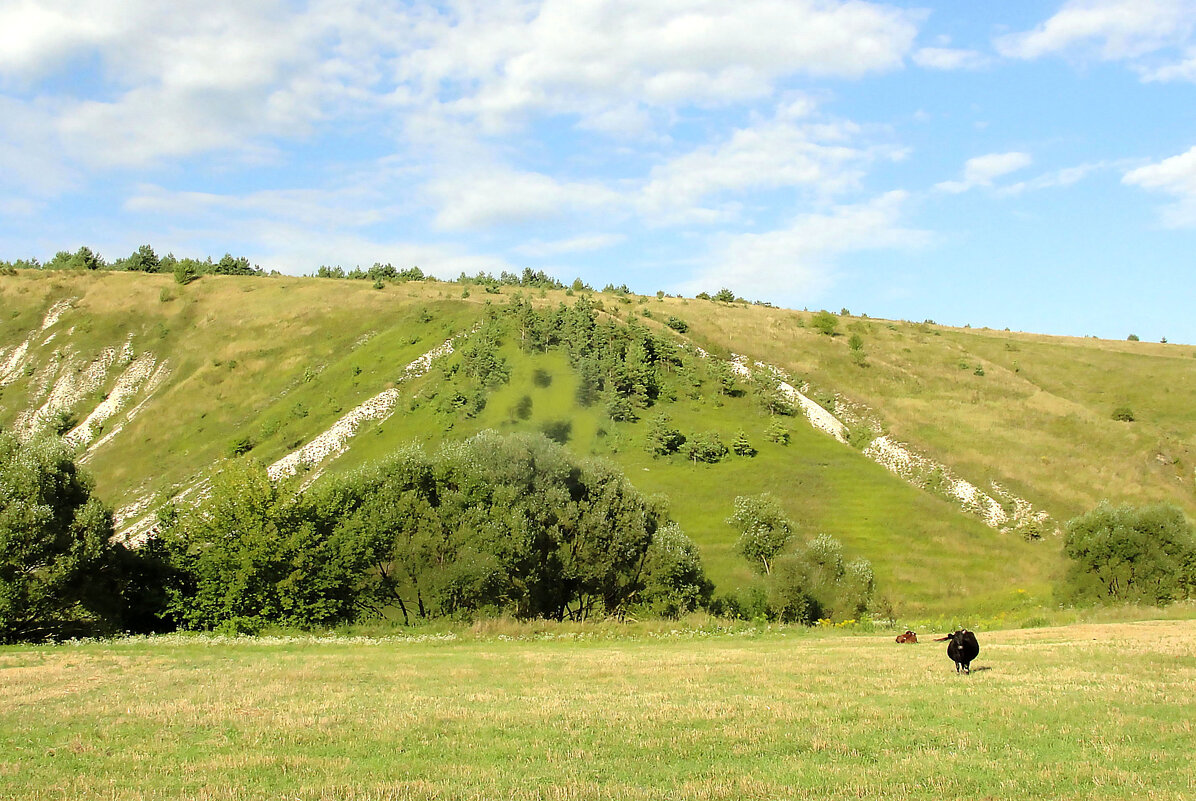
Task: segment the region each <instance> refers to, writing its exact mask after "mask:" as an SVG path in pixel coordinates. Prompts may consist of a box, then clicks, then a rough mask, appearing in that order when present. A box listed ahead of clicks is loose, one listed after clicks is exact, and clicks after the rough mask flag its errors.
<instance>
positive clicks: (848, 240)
mask: <svg viewBox="0 0 1196 801" xmlns="http://www.w3.org/2000/svg"><path fill="white" fill-rule="evenodd" d="M908 199H909V196H908V194H907V193H905V192H900V191H897V192H888V193H886V194H884V195H881V196H879V197H876V198H873V199H872V200H870V201H867V202H865V203H859V204H852V205H841V206H836V207H834V208H833V209H831V210H830V212H829V213H819V214H803V215H801V216H799V217H797V218H796V219H794V221H793V222H792V224H790V225H789V226H788V227H786V228H782V229H779V230H775V231H768V232H766V233H761V234H754V233H753V234H737V235H727V236H723V237H720V238H719V240H717V245H716V247H715V248H714V252H713V255H712V256H711V257H710V259H709V260H708V263H707V266H706V267H705V268H704V269H702V270H701V271H700V272H699V273H698V274H697V275H696V276H695V277H694V278H693V279H692V280H691V281H689V282H687V283H686V284H685V285H684V287H683V288H682V289H683V291H684V292H686V293H687V294H689V293H694V292H699V291H703V290H710V289H711V288H712V287H720V286H728V287H731V288H733V289H734V290H735V291H736V292H737V293H739V294H741V295H743V296H745V297H748V296H755V297H764V296H767V297H771V298H781V299H784V300H785V301H788V302H798V301H800V300H801V299H803V298H808V297H809V296H811V295H816V294H817V293H819V292H822V291H823V290H825V289H826V288H827V287H828V286H830V285H831V284H832V283H833V282H834V269H835V267H834V263H835V259H836V258H837V257H838V256H840V255H842V254H845V253H851V252H856V251H862V250H885V249H894V248H896V249H908V248H918V247H923V246H925V245H926V244H927V243H928V242H929V241H930V234H929V233H928V232H926V231H921V230H917V229H912V228H906V227H904V226H902V225H901V217H902V215H903V210H904V206H905V205H906V203H907V201H908Z"/></svg>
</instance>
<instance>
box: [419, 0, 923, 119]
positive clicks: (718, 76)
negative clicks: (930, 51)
mask: <svg viewBox="0 0 1196 801" xmlns="http://www.w3.org/2000/svg"><path fill="white" fill-rule="evenodd" d="M920 18H921V14H917V13H913V12H907V11H903V10H900V9H895V8H891V7H886V6H882V5H879V4H875V3H866V2H849V3H840V2H826V1H825V0H742V2H739V3H735V4H732V5H728V4H727V3H725V2H721V0H665V2H656V3H644V2H639V0H545V2H543V3H539V4H537V3H521V2H516V1H515V0H485V1H484V2H481V1H480V0H479V2H476V3H475V2H462V3H460V4H458V5H456V6H454V7H453V10H452V11H451V12H448V13H445V14H443V15H440V16H438V17H435V18H432V19H429V20H426V24H424V25H422V26H421V27H420V28H419V38H420V42H421V46H418V47H416V48H415V49H414V50H413V51H412V52H410V53H408V54H406V55H405V56H404V57H403V58H402V59H401V60H400V71H399V75H400V77H401V79H402V80H403V81H405V82H407V83H409V84H411V85H413V86H417V87H421V89H422V94H423V95H424V96H429V97H430V96H438V95H440V94H442V93H444V92H452V93H454V94H453V95H452V96H451V97H449V98H447V99H446V102H447V104H448V105H449V106H450V107H451V108H452V109H453V110H455V111H456V112H457V113H461V114H466V115H470V116H474V117H477V118H478V119H479V120H481V121H482V122H483V123H484V124H485V125H486V126H487V127H488V129H490V130H501V129H502V128H503V127H504V126H506V125H509V124H510V123H511V122H512V121H518V120H519V119H520V118H521V116H522V115H525V114H528V113H531V112H548V113H574V114H578V115H580V116H581V118H582V121H583V123H585V124H588V125H590V126H591V127H600V125H601V124H600V123H595V122H593V120H594V119H596V118H602V117H604V116H605V115H609V114H611V112H612V110H618V111H619V113H620V114H623V115H627V114H628V113H629V109H628V105H627V104H628V101H629V100H630V101H632V102H634V103H635V104H638V105H641V106H648V107H662V108H672V107H676V106H678V105H683V104H695V103H696V104H701V103H714V104H723V103H741V102H743V101H744V100H746V99H751V98H759V97H762V96H764V95H766V94H769V93H770V92H771V91H773V89H774V88H775V85H776V82H777V81H778V80H779V79H781V78H783V77H785V76H789V75H795V74H805V75H816V76H826V75H833V76H840V77H848V78H855V77H860V76H863V75H866V74H868V73H873V72H881V71H885V70H892V69H897V68H899V67H900V65H901V61H902V58H903V57H904V55H905V54H906V53H907V52H908V50H909V48H910V46H911V44H912V42H913V39H914V36H915V35H916V33H917V27H916V22H917V21H918V20H919V19H920Z"/></svg>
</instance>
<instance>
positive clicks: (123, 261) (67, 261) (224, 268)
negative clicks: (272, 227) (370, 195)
mask: <svg viewBox="0 0 1196 801" xmlns="http://www.w3.org/2000/svg"><path fill="white" fill-rule="evenodd" d="M0 269H7V270H19V269H24V270H84V271H86V270H113V271H129V272H142V273H174V274H175V277H176V278H180V276H184V277H186V276H190V278H191V279H192V280H193V279H194V278H197V277H199V276H201V275H266V272H265V270H263V269H262V268H261V267H258V266H256V265H250V263H249V259H247V258H245V257H244V256H233V255H232V254H231V253H225V254H224V256H222V257H221V258H220V259H219V260H218V261H213V260H212V258H211V257H210V256H209V257H208V258H206V259H192V258H187V257H184V258H177V257H176V256H175V255H174V254H173V253H168V254H166V255H165V256H162V257H159V256H158V254H157V253H155V252H154V249H153V248H152V247H150V246H149V245H142V246H141V247H139V248H137V250H135V251H133V252H132V253H131V254H129V255H128V256H126V257H124V258H119V259H116V260H115V261H111V262H109V261H107V260H105V259H104V257H103V256H101V255H100V254H98V253H96V252H95V251H93V250H92V249H91V248H89V247H87V246H86V245H84V246H82V247H80V248H79V249H78V250H76V251H74V252H73V253H72V252H70V251H66V250H60V251H58V252H57V253H55V254H54V257H53V258H52V259H50V260H49V261H47V262H45V263H44V264H43V263H42V262H40V261H38V260H37V259H18V260H16V261H12V262H0ZM180 283H186V281H185V280H182V278H180Z"/></svg>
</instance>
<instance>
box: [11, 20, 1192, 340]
mask: <svg viewBox="0 0 1196 801" xmlns="http://www.w3.org/2000/svg"><path fill="white" fill-rule="evenodd" d="M142 243H148V244H151V245H153V246H154V248H155V249H156V250H157V251H158V252H159V253H160V254H164V253H166V252H168V251H173V252H175V253H176V254H178V255H197V256H206V255H212V256H214V257H216V258H219V256H220V255H222V254H223V253H225V252H226V251H231V252H232V253H233V254H235V255H245V256H248V257H249V258H250V259H251V260H252V261H254V262H256V263H259V264H261V265H262V266H264V267H267V268H275V269H279V270H282V271H283V272H288V273H296V274H300V273H309V272H313V271H314V270H315V269H316V268H317V267H318V266H319V265H321V264H330V265H332V264H339V265H342V266H345V267H352V266H355V265H359V264H360V265H362V266H368V265H370V264H372V263H373V262H375V261H382V262H392V263H394V264H395V265H396V266H399V267H405V266H410V265H413V264H414V265H418V266H420V267H421V268H423V269H424V270H425V271H427V272H431V273H433V274H436V275H439V276H442V277H454V276H456V275H457V274H458V273H460V272H461V271H463V270H464V271H468V272H476V271H478V270H487V271H492V272H497V271H499V270H503V269H510V270H521V269H522V268H523V267H532V268H534V269H542V270H545V271H547V272H549V273H551V274H553V275H556V276H557V277H559V278H561V279H563V280H565V281H570V280H572V279H573V278H574V277H575V276H580V277H581V278H583V279H584V280H586V281H587V282H589V283H591V284H595V285H598V286H599V287H601V286H602V285H604V284H606V283H608V282H612V283H615V284H619V283H624V282H625V283H627V284H628V285H629V286H630V287H631V288H632V289H634V290H636V291H640V292H645V293H650V292H655V291H656V290H658V289H663V290H665V291H667V292H670V293H674V292H683V293H686V294H691V295H692V294H694V293H696V292H698V291H701V290H703V289H706V290H708V291H715V290H717V289H719V288H720V287H724V286H726V287H730V288H731V289H733V290H735V292H736V293H738V294H740V295H743V296H746V297H748V298H750V299H761V300H767V301H771V302H773V303H777V304H781V305H786V306H791V307H797V308H801V307H809V308H823V307H826V308H831V309H833V310H838V309H840V308H842V307H846V308H848V309H850V310H851V311H852V312H855V313H859V312H866V313H868V314H870V315H872V316H877V317H890V318H904V319H913V320H922V319H926V318H932V319H935V320H937V321H938V322H941V323H948V324H955V325H963V324H965V323H966V324H971V325H973V326H990V327H994V328H1005V327H1010V328H1013V329H1015V330H1032V331H1040V332H1044V333H1060V334H1074V335H1087V334H1094V335H1098V336H1104V337H1113V338H1124V337H1125V336H1126V335H1127V334H1129V333H1131V332H1132V333H1137V334H1139V335H1140V336H1141V337H1142V338H1143V339H1153V340H1158V339H1159V338H1161V337H1164V336H1165V337H1168V339H1169V340H1171V341H1184V342H1196V314H1193V301H1196V291H1193V285H1192V279H1193V265H1196V0H1067V2H1062V3H1061V2H1060V0H1053V2H1051V1H1046V0H1044V1H1043V2H1029V1H1028V0H1002V2H959V0H941V2H921V3H919V2H904V1H903V0H902V1H898V2H879V1H878V2H862V1H859V0H851V1H850V2H838V0H736V1H735V2H726V0H542V1H541V2H536V1H534V0H459V1H458V2H444V3H431V2H428V3H424V2H402V3H400V2H368V1H367V0H310V1H309V2H287V1H286V0H235V1H234V2H226V0H202V2H199V1H198V0H174V1H173V2H170V3H163V2H160V0H0V258H3V259H15V258H27V257H38V258H41V259H43V260H44V259H46V258H48V257H49V256H51V255H53V253H54V252H55V251H57V250H61V249H66V250H74V249H76V248H78V247H79V246H80V245H83V244H87V245H89V246H91V247H92V248H93V249H95V250H97V251H99V252H100V253H102V254H103V255H104V256H106V257H108V258H115V257H119V256H124V255H127V254H128V253H129V252H130V251H132V250H134V249H135V248H136V247H137V246H138V245H140V244H142Z"/></svg>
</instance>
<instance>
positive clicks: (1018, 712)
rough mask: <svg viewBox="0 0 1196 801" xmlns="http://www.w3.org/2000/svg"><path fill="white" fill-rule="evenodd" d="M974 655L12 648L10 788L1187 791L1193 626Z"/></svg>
mask: <svg viewBox="0 0 1196 801" xmlns="http://www.w3.org/2000/svg"><path fill="white" fill-rule="evenodd" d="M930 636H933V635H932V634H931V633H929V632H927V633H925V634H924V635H923V637H924V639H928V638H929V637H930ZM980 643H981V652H980V656H979V658H978V659H977V660H976V661H975V662H974V663H973V668H974V670H973V673H972V675H970V676H963V675H956V673H955V670H954V667H953V665H952V663H951V662H950V661H949V660H948V659H947V657H946V655H945V652H944V648H943V644H942V643H932V642H923V643H922V644H919V645H916V646H899V645H896V644H895V643H894V642H893V639H892V633H876V634H862V633H856V634H846V633H843V632H841V631H832V632H828V631H823V630H819V629H814V630H809V629H785V628H780V629H769V630H756V629H751V628H741V629H737V630H717V629H713V628H705V629H703V628H696V629H695V628H682V629H679V630H676V631H672V632H670V631H669V630H668V629H667V628H663V627H658V628H656V629H650V630H640V631H639V633H638V634H633V635H628V634H618V633H615V632H614V631H613V630H610V629H602V628H591V629H586V628H574V629H570V628H567V627H565V628H560V627H558V628H544V629H542V630H534V629H529V628H526V627H525V628H522V629H514V630H512V631H511V632H509V634H503V633H501V631H499V632H498V633H495V631H490V632H481V633H478V632H473V633H471V632H469V631H462V632H460V633H459V634H458V635H451V634H450V635H430V636H428V637H424V638H414V639H409V640H402V639H387V638H383V639H376V640H370V639H364V638H329V639H318V638H297V639H288V638H262V639H257V640H254V639H234V640H227V639H221V638H191V637H181V636H168V637H159V638H150V639H135V640H125V641H115V642H109V643H83V644H75V645H63V646H57V647H47V646H42V647H34V646H17V647H5V648H2V649H0V797H2V798H11V799H30V800H32V799H39V800H40V799H92V798H95V799H101V798H102V799H112V801H118V800H120V799H153V798H191V799H258V798H261V799H265V798H270V799H277V798H287V799H450V798H451V799H497V798H512V799H513V798H520V799H523V798H530V799H541V798H542V799H591V798H592V799H743V798H754V799H766V798H767V799H775V798H811V799H814V798H818V799H823V798H826V799H841V798H895V799H897V798H899V799H936V800H937V799H943V798H975V799H985V798H992V799H998V798H999V799H1022V798H1052V799H1138V798H1153V799H1177V800H1178V799H1187V798H1192V797H1193V796H1194V795H1196V762H1194V761H1193V759H1192V754H1193V752H1194V751H1193V749H1194V746H1196V733H1194V732H1193V722H1192V721H1193V717H1194V715H1193V713H1194V712H1196V700H1194V698H1193V693H1192V690H1193V687H1196V621H1192V620H1170V621H1151V622H1128V623H1114V624H1103V625H1092V624H1077V625H1072V626H1067V627H1064V628H1039V629H1029V630H1011V631H993V632H985V631H981V632H980Z"/></svg>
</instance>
